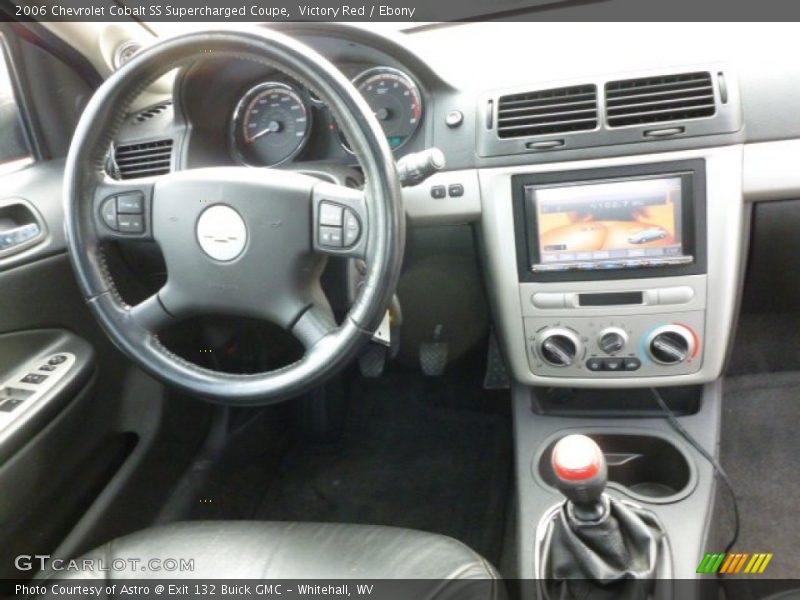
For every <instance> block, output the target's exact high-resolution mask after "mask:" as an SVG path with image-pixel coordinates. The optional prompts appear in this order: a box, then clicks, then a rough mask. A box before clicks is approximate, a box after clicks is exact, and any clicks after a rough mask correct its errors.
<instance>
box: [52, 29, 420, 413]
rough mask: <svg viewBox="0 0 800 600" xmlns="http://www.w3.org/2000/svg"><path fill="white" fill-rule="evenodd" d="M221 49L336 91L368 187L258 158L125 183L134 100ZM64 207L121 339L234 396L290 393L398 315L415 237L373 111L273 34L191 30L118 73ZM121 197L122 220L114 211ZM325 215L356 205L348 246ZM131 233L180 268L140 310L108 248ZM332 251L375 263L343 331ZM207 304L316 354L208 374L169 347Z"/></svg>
mask: <svg viewBox="0 0 800 600" xmlns="http://www.w3.org/2000/svg"><path fill="white" fill-rule="evenodd" d="M209 55H212V56H230V57H237V58H241V59H247V60H252V61H256V62H258V63H263V64H265V65H268V66H270V67H274V68H277V69H280V70H281V71H283V72H284V73H287V74H288V75H290V76H291V77H293V78H294V79H296V80H297V81H299V82H300V83H302V84H303V85H305V86H307V87H308V88H309V89H310V90H312V91H313V92H315V93H316V94H317V95H318V96H319V97H320V98H322V99H323V100H324V101H326V102H327V103H328V105H329V106H330V108H331V110H332V111H333V113H334V116H335V117H336V120H337V122H338V125H339V127H341V128H342V130H343V131H344V134H345V135H346V136H347V139H348V141H349V143H350V145H351V148H352V149H353V151H354V153H355V155H356V157H357V158H358V160H359V163H360V164H361V166H362V168H363V169H364V174H365V179H366V183H365V186H364V190H363V191H361V190H353V189H350V188H345V187H341V186H336V185H333V184H330V183H327V182H322V181H319V180H317V179H314V178H311V177H308V176H305V175H302V174H299V173H295V172H290V171H281V170H277V169H255V168H248V167H219V168H205V169H190V170H185V171H179V172H175V173H171V174H169V175H164V176H160V177H151V178H147V179H129V180H124V181H117V180H114V179H111V178H110V177H109V176H108V175H107V174H106V170H105V160H106V155H107V152H108V148H109V147H110V144H111V142H112V141H113V139H114V137H115V134H116V133H117V131H118V129H119V127H120V126H121V124H122V122H123V120H124V118H125V115H126V112H127V109H128V107H129V106H130V104H131V102H132V101H133V100H134V99H135V98H136V97H137V96H138V94H139V93H140V92H142V91H143V90H144V89H146V88H147V87H148V86H149V85H150V84H151V83H153V82H154V81H155V80H156V79H158V78H159V77H160V76H162V75H163V74H165V73H167V72H168V71H170V70H172V69H174V68H176V67H181V66H184V65H187V64H189V63H191V62H193V61H196V60H202V59H203V58H207V57H209ZM64 203H65V222H66V232H67V240H68V247H69V251H70V257H71V261H72V265H73V267H74V270H75V272H76V275H77V279H78V283H79V286H80V289H81V291H82V292H83V294H84V295H85V297H86V299H87V302H88V305H89V306H90V308H91V310H92V311H93V313H94V315H95V316H96V318H97V319H98V321H99V322H100V324H101V325H102V327H103V328H104V329H105V331H106V332H107V333H108V335H109V336H110V337H111V339H112V340H113V341H114V342H115V343H116V344H117V346H118V347H119V348H120V349H122V350H123V351H124V352H125V353H126V354H127V355H128V356H129V357H130V358H131V359H132V360H133V361H134V362H136V363H137V364H138V365H140V366H141V367H142V368H143V369H145V370H146V371H147V372H149V373H150V374H152V375H153V376H155V377H157V378H158V379H161V380H163V381H165V382H167V383H168V384H171V385H173V386H175V387H177V388H180V389H182V390H184V391H186V392H189V393H191V394H195V395H199V396H201V397H204V398H208V399H211V400H213V401H216V402H219V403H225V404H231V405H240V406H245V405H263V404H269V403H272V402H276V401H278V400H282V399H285V398H288V397H291V396H294V395H297V394H300V393H302V392H304V391H307V390H309V389H310V388H312V387H313V386H315V385H318V384H319V383H321V382H322V381H323V380H324V379H325V378H327V377H328V376H330V375H332V374H334V373H335V372H337V371H338V370H339V369H341V368H342V367H343V366H344V365H345V364H346V363H347V362H348V361H349V360H350V359H351V358H352V357H353V356H354V355H355V353H356V352H357V351H358V349H359V348H360V347H361V345H362V344H363V343H364V342H366V341H367V340H368V339H369V338H370V336H371V335H372V332H374V330H375V329H376V328H377V326H378V325H379V323H380V321H381V319H382V317H383V315H384V314H385V311H386V307H387V306H388V304H389V301H390V299H391V296H392V294H393V291H394V289H395V285H396V283H397V278H398V276H399V273H400V266H401V260H402V255H403V246H404V242H405V230H404V217H403V208H402V199H401V192H400V184H399V180H398V177H397V171H396V169H395V164H394V159H393V157H392V153H391V150H390V149H389V145H388V143H387V141H386V138H385V136H384V134H383V131H382V130H381V127H380V125H379V124H378V122H377V120H376V119H375V117H374V115H373V114H372V111H371V110H370V109H369V107H368V105H367V104H366V102H365V101H364V100H363V98H362V97H361V95H360V94H359V93H358V91H357V90H356V89H355V88H354V87H353V86H352V85H351V83H350V82H349V81H348V80H347V78H346V77H344V75H342V73H341V72H340V71H339V70H338V69H337V68H336V67H334V66H333V65H332V64H331V63H330V62H328V61H327V60H326V59H325V58H323V57H322V56H320V55H319V54H317V53H316V52H315V51H313V50H312V49H310V48H308V47H306V46H305V45H303V44H301V43H299V42H297V41H295V40H293V39H291V38H289V37H287V36H285V35H282V34H278V33H275V32H273V31H269V30H266V29H256V28H254V29H253V30H252V31H208V32H202V33H191V34H188V35H184V36H180V37H176V38H173V39H170V40H167V41H164V42H162V43H159V44H157V45H155V46H153V47H151V48H149V49H147V50H146V51H144V52H142V53H141V54H140V55H138V56H136V57H135V58H134V59H132V60H131V61H130V62H129V63H128V64H126V65H125V66H124V67H122V68H121V69H120V70H119V71H117V72H116V73H114V74H113V75H112V76H111V77H109V79H108V80H107V81H106V82H105V83H104V84H103V85H102V86H100V88H99V89H98V90H97V92H96V93H95V95H94V96H93V98H92V99H91V101H90V102H89V104H88V106H87V107H86V110H85V111H84V113H83V116H82V117H81V120H80V122H79V124H78V127H77V129H76V131H75V135H74V138H73V141H72V145H71V147H70V151H69V156H68V159H67V164H66V172H65V181H64ZM114 207H117V208H118V209H119V211H120V212H119V214H118V216H111V214H110V213H111V212H113V211H111V210H110V209H112V208H114ZM126 210H127V211H131V212H136V211H137V210H138V211H139V212H140V214H139V215H134V217H139V218H131V217H130V216H125V215H123V214H122V213H123V212H124V211H126ZM321 214H322V215H323V222H324V223H326V224H330V223H336V221H337V218H338V217H337V215H340V214H341V215H342V218H343V220H345V221H346V222H344V221H343V226H344V229H343V230H341V231H345V230H347V227H346V226H347V224H348V223H349V225H350V229H349V234H346V231H345V234H346V235H345V234H342V237H344V238H346V240H344V241H342V242H341V244H342V245H340V246H336V244H339V243H340V242H338V241H334V242H333V246H332V243H331V240H330V238H329V237H328V235H324V234H325V233H327V234H329V233H330V230H327V229H326V230H323V229H322V227H323V225H322V224H321V222H320V219H321ZM115 219H116V220H115ZM354 219H355V226H354V225H353V222H354V221H353V220H354ZM326 227H327V225H326ZM334 227H335V225H334ZM321 234H323V235H321ZM334 237H335V236H334ZM354 238H355V239H354ZM121 239H126V240H127V239H139V240H154V241H155V242H156V243H158V244H159V246H160V247H161V250H162V253H163V255H164V259H165V262H166V265H167V271H168V276H167V282H166V284H165V285H164V287H162V288H161V289H160V290H159V291H158V293H156V294H154V295H153V296H151V297H150V298H148V299H147V300H145V301H143V302H141V303H140V304H138V305H136V306H129V305H127V304H126V303H125V302H124V301H123V300H122V298H121V296H120V295H119V293H118V292H117V290H116V287H115V285H114V282H113V281H112V278H111V275H110V273H109V269H108V268H107V265H106V260H105V257H104V251H103V245H104V243H105V242H108V241H110V240H111V241H113V240H121ZM329 255H336V256H348V257H358V258H362V259H363V260H364V261H365V262H366V264H367V273H366V279H365V282H364V285H363V286H362V287H361V290H360V293H359V295H358V297H357V298H356V301H355V303H354V304H353V306H352V307H351V309H350V311H349V313H348V315H347V317H346V318H345V319H344V321H343V322H342V323H341V324H339V325H337V324H336V322H335V321H334V318H333V314H332V311H331V309H330V304H329V303H328V301H327V299H326V298H325V295H324V293H323V291H322V288H321V286H320V282H319V277H320V274H321V272H322V270H323V268H324V265H325V261H326V258H327V256H329ZM200 314H213V315H219V314H228V315H238V316H246V317H251V318H258V319H264V320H268V321H271V322H273V323H276V324H278V325H280V326H282V327H283V328H285V329H286V330H287V331H290V332H291V333H293V334H294V335H295V336H296V337H297V338H298V339H299V340H300V342H301V343H302V344H303V346H304V347H305V354H304V356H303V358H302V359H300V360H298V361H297V362H295V363H294V364H291V365H289V366H286V367H283V368H281V369H278V370H275V371H270V372H267V373H260V374H253V375H238V374H230V373H223V372H218V371H213V370H209V369H205V368H202V367H200V366H198V365H195V364H193V363H191V362H188V361H186V360H184V359H183V358H181V357H178V356H176V355H175V354H173V353H172V352H170V351H169V350H167V349H166V348H165V347H164V346H163V345H162V344H161V343H160V341H159V339H158V336H157V334H158V332H159V331H160V330H162V329H163V328H164V327H165V326H167V325H169V324H170V323H173V322H175V321H176V320H178V319H182V318H185V317H189V316H192V315H200Z"/></svg>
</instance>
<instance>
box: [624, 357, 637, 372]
mask: <svg viewBox="0 0 800 600" xmlns="http://www.w3.org/2000/svg"><path fill="white" fill-rule="evenodd" d="M641 366H642V361H640V360H639V359H638V358H625V359H623V361H622V368H623V369H624V370H626V371H636V370H638V369H639V367H641Z"/></svg>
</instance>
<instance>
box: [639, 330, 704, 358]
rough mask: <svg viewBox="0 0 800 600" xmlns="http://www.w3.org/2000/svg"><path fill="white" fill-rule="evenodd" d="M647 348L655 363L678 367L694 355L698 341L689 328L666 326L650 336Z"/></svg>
mask: <svg viewBox="0 0 800 600" xmlns="http://www.w3.org/2000/svg"><path fill="white" fill-rule="evenodd" d="M645 348H647V353H648V354H649V355H650V358H652V359H653V360H654V361H655V362H657V363H659V364H662V365H677V364H679V363H682V362H683V361H685V360H686V359H688V358H690V357H691V356H692V355H693V354H694V351H695V349H696V348H697V341H696V338H695V335H694V333H693V332H692V330H691V329H689V328H688V327H685V326H683V325H664V326H663V327H659V328H658V329H656V330H654V331H653V332H652V333H651V334H650V336H649V337H648V338H647V343H646V344H645Z"/></svg>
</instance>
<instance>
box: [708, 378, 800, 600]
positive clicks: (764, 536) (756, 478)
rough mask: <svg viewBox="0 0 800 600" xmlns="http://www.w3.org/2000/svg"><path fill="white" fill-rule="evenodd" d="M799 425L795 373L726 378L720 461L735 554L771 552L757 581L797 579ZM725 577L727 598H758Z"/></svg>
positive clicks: (799, 563) (799, 401)
mask: <svg viewBox="0 0 800 600" xmlns="http://www.w3.org/2000/svg"><path fill="white" fill-rule="evenodd" d="M799 427H800V372H786V373H768V374H761V375H743V376H738V377H730V378H728V379H726V380H725V386H724V401H723V417H722V448H721V462H722V465H723V467H725V469H726V470H727V472H728V474H729V475H730V478H731V480H732V481H733V484H734V487H735V489H736V492H737V497H738V500H739V511H740V513H741V533H740V535H739V541H738V542H737V544H736V546H735V547H734V550H736V551H740V552H749V553H753V552H772V553H774V555H775V556H774V558H773V559H772V562H771V563H770V564H769V566H768V568H767V570H766V571H765V573H764V575H761V576H758V577H759V578H761V579H763V578H765V577H768V578H793V577H798V573H799V572H798V566H800V522H798V519H797V515H798V510H797V503H798V498H800V477H798V474H797V461H798V457H799V456H800V430H798V428H799ZM720 493H724V492H720ZM729 518H730V516H729V515H727V519H726V520H729ZM740 577H741V576H737V579H738V578H740ZM729 579H730V581H729V582H728V583H727V584H726V588H728V591H729V595H730V596H731V597H737V598H743V597H763V596H760V595H759V596H756V594H755V593H747V594H745V592H746V589H745V587H744V586H743V585H741V584H738V583H735V582H733V580H732V578H729ZM749 585H751V586H755V585H756V584H755V582H754V581H753V582H751V583H750V584H749Z"/></svg>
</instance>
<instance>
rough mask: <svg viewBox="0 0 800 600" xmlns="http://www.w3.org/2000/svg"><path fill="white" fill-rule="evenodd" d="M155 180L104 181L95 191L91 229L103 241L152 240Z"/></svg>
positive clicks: (107, 179)
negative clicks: (92, 226) (93, 221)
mask: <svg viewBox="0 0 800 600" xmlns="http://www.w3.org/2000/svg"><path fill="white" fill-rule="evenodd" d="M154 179H155V178H147V179H137V180H129V181H117V180H114V179H110V178H106V179H105V180H103V181H102V182H101V183H100V184H99V185H98V186H97V189H96V190H95V193H94V200H93V215H94V220H95V229H96V231H97V232H98V234H99V235H100V237H101V238H102V239H106V240H118V241H119V240H140V241H141V240H152V239H153V218H152V215H153V195H154V194H153V192H154V189H155V180H154Z"/></svg>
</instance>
